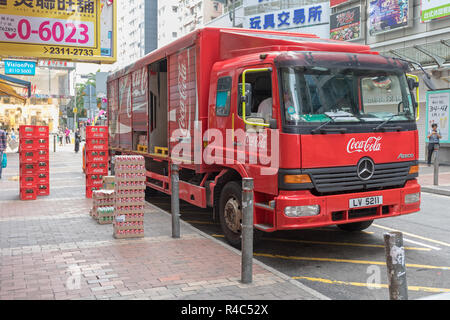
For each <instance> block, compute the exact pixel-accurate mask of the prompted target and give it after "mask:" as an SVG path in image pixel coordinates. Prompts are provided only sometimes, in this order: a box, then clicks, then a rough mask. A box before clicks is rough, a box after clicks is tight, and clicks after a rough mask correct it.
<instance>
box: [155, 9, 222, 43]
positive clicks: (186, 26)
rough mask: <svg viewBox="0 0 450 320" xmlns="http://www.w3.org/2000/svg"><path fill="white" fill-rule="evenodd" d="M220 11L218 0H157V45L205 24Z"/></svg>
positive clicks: (168, 41) (217, 15) (220, 12)
mask: <svg viewBox="0 0 450 320" xmlns="http://www.w3.org/2000/svg"><path fill="white" fill-rule="evenodd" d="M222 12H223V5H222V3H221V2H220V1H211V0H159V1H158V47H162V46H164V45H166V44H168V43H170V42H172V41H173V40H175V39H177V38H179V37H181V36H184V35H186V34H188V33H189V32H192V31H194V30H196V29H198V28H201V27H203V26H205V25H206V24H207V23H209V22H210V21H212V20H214V19H216V18H217V17H219V16H221V15H222Z"/></svg>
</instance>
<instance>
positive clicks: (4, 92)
mask: <svg viewBox="0 0 450 320" xmlns="http://www.w3.org/2000/svg"><path fill="white" fill-rule="evenodd" d="M0 95H1V96H10V97H14V98H16V99H19V100H21V101H22V102H23V103H25V102H26V101H27V99H26V98H24V97H22V96H21V95H19V94H17V92H16V90H14V88H13V87H12V86H10V85H8V84H6V83H4V82H2V81H1V80H0Z"/></svg>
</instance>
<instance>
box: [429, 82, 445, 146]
mask: <svg viewBox="0 0 450 320" xmlns="http://www.w3.org/2000/svg"><path fill="white" fill-rule="evenodd" d="M449 105H450V90H440V91H428V92H427V131H426V135H428V131H429V130H430V129H431V125H432V124H433V123H436V124H437V125H438V129H439V130H440V131H441V135H442V139H440V142H441V143H450V139H449V138H450V137H449V128H450V127H449V122H450V113H449ZM426 141H428V139H426Z"/></svg>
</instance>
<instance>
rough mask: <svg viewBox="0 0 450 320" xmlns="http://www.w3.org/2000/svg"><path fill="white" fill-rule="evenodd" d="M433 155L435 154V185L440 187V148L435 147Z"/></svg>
mask: <svg viewBox="0 0 450 320" xmlns="http://www.w3.org/2000/svg"><path fill="white" fill-rule="evenodd" d="M433 153H434V175H433V184H434V185H435V186H438V185H439V146H437V145H435V147H434V152H433Z"/></svg>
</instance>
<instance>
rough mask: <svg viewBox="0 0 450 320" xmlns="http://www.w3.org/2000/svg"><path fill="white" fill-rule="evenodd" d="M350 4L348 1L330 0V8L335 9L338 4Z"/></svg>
mask: <svg viewBox="0 0 450 320" xmlns="http://www.w3.org/2000/svg"><path fill="white" fill-rule="evenodd" d="M347 2H350V0H330V8H333V7H336V6H338V5H340V4H343V3H347Z"/></svg>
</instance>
